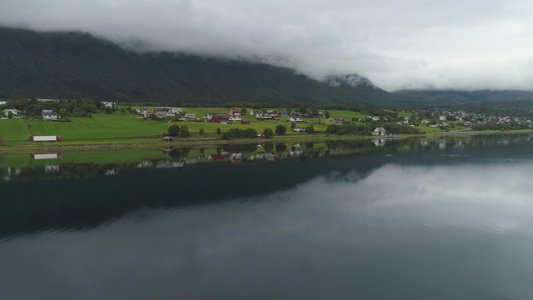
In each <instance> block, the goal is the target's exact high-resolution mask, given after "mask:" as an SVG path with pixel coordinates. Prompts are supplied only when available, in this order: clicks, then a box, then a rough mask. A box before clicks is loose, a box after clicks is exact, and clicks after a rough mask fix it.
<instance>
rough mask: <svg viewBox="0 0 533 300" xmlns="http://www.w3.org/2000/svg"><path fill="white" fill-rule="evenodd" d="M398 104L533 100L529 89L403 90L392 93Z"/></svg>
mask: <svg viewBox="0 0 533 300" xmlns="http://www.w3.org/2000/svg"><path fill="white" fill-rule="evenodd" d="M392 94H393V95H394V96H396V97H397V102H396V103H397V104H398V105H406V106H412V105H419V106H437V105H439V106H442V105H446V106H449V105H461V104H480V103H488V102H506V101H507V102H508V101H515V100H521V101H533V92H528V91H512V90H508V91H491V90H482V91H457V90H418V91H417V90H403V91H397V92H394V93H392Z"/></svg>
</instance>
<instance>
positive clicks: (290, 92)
mask: <svg viewBox="0 0 533 300" xmlns="http://www.w3.org/2000/svg"><path fill="white" fill-rule="evenodd" d="M0 45H2V47H0V66H1V68H0V98H9V99H18V98H29V97H38V98H59V99H61V98H80V97H87V98H93V99H95V100H118V101H131V102H139V101H151V102H159V103H163V104H175V103H177V102H178V101H179V102H180V103H197V104H222V103H226V102H244V101H246V102H268V103H343V104H371V105H388V104H393V103H394V102H395V96H393V95H391V94H389V93H387V92H386V91H384V90H381V89H379V88H377V87H374V86H371V85H367V84H361V85H359V86H357V85H355V86H354V85H351V86H346V85H342V84H339V85H336V86H334V85H331V84H328V83H327V82H319V81H316V80H313V79H311V78H309V77H307V76H304V75H301V74H296V73H295V72H294V70H291V69H285V68H278V67H273V66H270V65H266V64H259V63H249V62H243V61H235V60H223V59H218V58H205V57H197V56H191V55H184V54H176V53H137V52H133V51H128V50H124V49H122V48H121V47H119V46H118V45H116V44H114V43H112V42H110V41H107V40H104V39H99V38H96V37H94V36H91V35H90V34H87V33H79V32H34V31H29V30H23V29H11V28H1V27H0ZM365 82H366V81H365Z"/></svg>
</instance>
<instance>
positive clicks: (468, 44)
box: [0, 0, 533, 91]
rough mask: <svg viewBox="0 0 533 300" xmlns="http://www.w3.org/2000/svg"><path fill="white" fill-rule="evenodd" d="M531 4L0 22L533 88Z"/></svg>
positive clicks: (446, 81)
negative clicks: (532, 83)
mask: <svg viewBox="0 0 533 300" xmlns="http://www.w3.org/2000/svg"><path fill="white" fill-rule="evenodd" d="M531 12H533V2H530V1H500V0H492V1H479V0H465V1H458V0H451V1H446V2H428V1H424V0H412V1H406V0H404V1H384V0H378V1H360V0H356V1H348V0H336V1H318V0H312V1H301V0H297V1H290V2H287V1H278V0H274V1H253V2H251V1H244V0H219V1H206V0H195V1H187V0H174V1H172V0H161V1H148V0H137V1H134V0H116V1H102V0H92V1H83V0H82V1H67V0H56V1H53V2H52V1H44V0H27V1H18V0H2V10H1V11H0V25H2V26H9V27H22V28H28V29H32V30H39V31H58V30H59V31H86V32H89V33H91V34H94V35H97V36H100V37H104V38H107V39H110V40H112V41H114V42H116V43H118V44H120V45H122V46H123V47H128V48H134V49H136V50H138V51H176V52H184V53H189V54H196V55H208V56H216V57H222V58H230V59H245V60H249V61H256V62H264V63H268V64H272V65H275V66H280V67H288V68H293V69H295V70H297V71H298V72H300V73H303V74H306V75H308V76H310V77H312V78H315V79H318V80H322V79H324V78H325V77H326V76H328V75H346V74H353V73H356V74H359V75H362V76H365V77H367V78H369V79H370V80H371V81H372V82H373V83H374V84H375V85H377V86H379V87H381V88H383V89H385V90H388V91H395V90H400V89H462V90H479V89H493V90H500V89H520V90H533V85H531V82H533V71H531V70H533V68H532V67H533V18H531Z"/></svg>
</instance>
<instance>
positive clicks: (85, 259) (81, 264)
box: [0, 135, 533, 299]
mask: <svg viewBox="0 0 533 300" xmlns="http://www.w3.org/2000/svg"><path fill="white" fill-rule="evenodd" d="M267 147H268V146H267ZM263 148H264V146H257V145H255V146H242V147H241V148H232V149H229V148H228V149H175V150H176V151H177V152H176V151H174V152H172V153H168V151H159V152H156V153H138V154H135V153H122V154H121V153H119V154H118V155H117V152H113V153H111V152H109V153H107V152H100V153H89V152H87V153H84V152H78V153H62V154H60V155H59V156H56V157H55V158H53V157H47V156H39V155H37V156H35V155H24V156H17V155H16V154H13V155H4V156H3V159H2V161H3V162H2V163H0V171H1V173H0V175H2V178H3V179H2V181H0V195H1V196H0V258H1V259H2V268H0V298H1V299H531V297H532V296H531V295H533V284H531V283H532V282H533V254H532V249H533V196H532V194H533V193H532V192H531V190H532V189H531V187H532V185H533V184H532V182H533V141H532V139H531V135H514V136H485V137H465V138H438V139H431V140H426V139H416V140H403V141H388V140H385V141H379V140H378V141H360V142H328V144H317V143H315V144H313V145H310V144H308V145H283V146H282V145H273V148H272V149H268V150H270V151H264V149H263ZM233 151H234V152H233ZM165 152H166V153H165ZM136 155H137V156H136ZM114 156H117V157H114ZM106 157H107V158H106ZM119 157H123V160H121V159H120V158H119ZM142 157H145V158H144V159H143V158H142Z"/></svg>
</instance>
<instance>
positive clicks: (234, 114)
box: [229, 108, 241, 117]
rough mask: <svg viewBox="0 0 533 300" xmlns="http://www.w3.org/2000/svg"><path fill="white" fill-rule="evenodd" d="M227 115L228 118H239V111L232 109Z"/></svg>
mask: <svg viewBox="0 0 533 300" xmlns="http://www.w3.org/2000/svg"><path fill="white" fill-rule="evenodd" d="M229 115H230V116H234V117H237V116H240V115H241V110H240V109H238V108H233V109H231V110H230V111H229Z"/></svg>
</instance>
